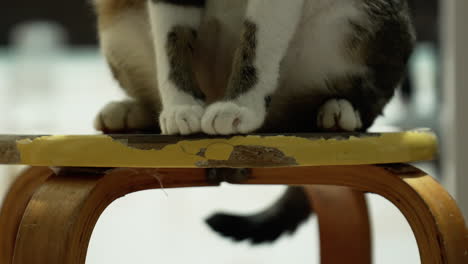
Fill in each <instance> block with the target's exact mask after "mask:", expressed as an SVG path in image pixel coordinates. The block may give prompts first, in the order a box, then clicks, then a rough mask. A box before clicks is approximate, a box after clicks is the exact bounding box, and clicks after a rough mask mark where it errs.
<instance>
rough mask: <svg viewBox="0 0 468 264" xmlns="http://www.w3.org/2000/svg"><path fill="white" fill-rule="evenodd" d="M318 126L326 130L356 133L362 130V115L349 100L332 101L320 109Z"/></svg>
mask: <svg viewBox="0 0 468 264" xmlns="http://www.w3.org/2000/svg"><path fill="white" fill-rule="evenodd" d="M317 126H318V127H319V128H322V129H324V130H338V131H343V130H344V131H356V130H358V129H361V128H362V122H361V114H360V113H359V111H358V110H355V109H354V107H353V105H351V103H350V102H349V101H348V100H344V99H331V100H329V101H327V102H326V103H325V104H323V105H322V107H321V108H320V110H319V112H318V116H317Z"/></svg>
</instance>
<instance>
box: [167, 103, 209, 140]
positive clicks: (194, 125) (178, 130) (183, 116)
mask: <svg viewBox="0 0 468 264" xmlns="http://www.w3.org/2000/svg"><path fill="white" fill-rule="evenodd" d="M203 112H204V109H203V107H202V106H200V105H174V106H169V107H166V108H165V109H164V110H163V111H162V112H161V114H160V116H159V124H160V126H161V133H162V134H163V135H190V134H195V133H198V132H201V118H202V116H203Z"/></svg>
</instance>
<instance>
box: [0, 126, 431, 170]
mask: <svg viewBox="0 0 468 264" xmlns="http://www.w3.org/2000/svg"><path fill="white" fill-rule="evenodd" d="M436 152H437V142H436V137H435V136H434V134H432V133H431V132H422V131H409V132H401V133H381V134H356V133H337V134H294V135H292V134H289V135H249V136H233V137H224V138H219V137H195V136H192V137H171V136H161V135H88V136H72V135H69V136H44V137H38V136H7V135H3V136H0V164H25V165H32V166H56V167H65V166H68V167H133V168H217V167H231V168H242V167H245V168H254V167H291V166H322V165H355V164H382V163H396V162H413V161H421V160H431V159H433V158H434V156H435V155H436Z"/></svg>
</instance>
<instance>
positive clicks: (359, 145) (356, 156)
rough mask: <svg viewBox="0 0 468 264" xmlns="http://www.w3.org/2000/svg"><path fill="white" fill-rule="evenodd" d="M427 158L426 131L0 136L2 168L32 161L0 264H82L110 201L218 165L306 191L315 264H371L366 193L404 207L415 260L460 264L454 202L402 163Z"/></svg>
mask: <svg viewBox="0 0 468 264" xmlns="http://www.w3.org/2000/svg"><path fill="white" fill-rule="evenodd" d="M435 153H436V139H435V136H434V135H433V134H432V133H430V132H418V131H414V132H403V133H386V134H327V135H320V134H312V135H286V136H269V135H256V136H236V137H231V138H195V137H191V138H178V137H166V136H158V135H109V136H104V135H97V136H46V137H34V136H0V163H1V164H26V165H31V166H33V167H31V168H29V169H27V170H26V171H25V172H24V173H23V174H22V175H21V176H20V177H19V178H18V179H17V181H16V182H15V183H14V184H13V186H12V187H11V189H10V191H9V193H8V195H7V197H6V199H5V201H4V204H3V207H2V210H1V212H0V234H1V237H0V263H2V264H10V263H14V264H83V263H84V262H85V257H86V252H87V247H88V242H89V239H90V236H91V233H92V231H93V228H94V225H95V224H96V221H97V220H98V218H99V216H100V214H101V213H102V211H103V210H104V209H105V208H106V207H107V206H108V205H109V204H110V203H112V201H114V200H115V199H117V198H119V197H121V196H123V195H126V194H128V193H131V192H136V191H141V190H146V189H153V188H160V187H162V186H164V188H179V187H192V186H215V185H218V184H219V182H216V181H215V182H213V179H212V178H211V177H210V175H211V176H212V174H211V173H210V171H211V172H212V171H213V170H211V168H220V167H228V168H249V169H248V170H246V171H245V172H246V173H245V175H244V174H243V175H241V176H242V177H240V178H239V177H237V178H236V179H235V180H236V181H237V182H240V183H243V184H289V185H305V186H307V189H308V193H309V194H310V199H311V201H312V204H313V207H314V210H315V212H316V213H317V215H318V219H319V225H320V239H321V259H322V260H321V262H322V263H330V264H336V263H350V261H352V263H360V264H361V263H364V264H365V263H371V241H370V230H369V218H368V211H367V206H366V201H365V198H364V194H365V193H367V192H370V193H376V194H378V195H381V196H383V197H385V198H386V199H388V200H389V201H391V202H392V203H394V204H395V205H396V206H397V207H398V208H399V209H400V210H401V212H402V213H403V214H404V216H405V217H406V219H407V220H408V222H409V224H410V225H411V227H412V230H413V232H414V234H415V237H416V240H417V243H418V246H419V252H420V256H421V262H422V263H423V264H436V263H437V264H440V263H450V264H464V263H468V232H467V229H466V226H465V222H464V219H463V216H462V214H461V213H460V211H459V209H458V208H457V205H456V203H455V201H454V200H453V199H452V198H451V197H450V196H449V194H448V193H447V192H446V191H445V190H444V189H443V188H442V187H441V185H439V184H438V183H437V181H436V180H435V179H433V178H432V177H431V176H429V175H427V174H426V173H424V172H422V171H421V170H419V169H417V168H415V167H413V166H411V165H409V164H407V163H409V162H414V161H421V160H431V159H432V158H433V157H434V155H435ZM49 167H62V169H60V170H52V169H50V168H49ZM221 176H222V177H223V175H221ZM227 180H229V177H228V178H227ZM356 240H358V241H359V243H355V241H356ZM337 252H339V254H336V253H337Z"/></svg>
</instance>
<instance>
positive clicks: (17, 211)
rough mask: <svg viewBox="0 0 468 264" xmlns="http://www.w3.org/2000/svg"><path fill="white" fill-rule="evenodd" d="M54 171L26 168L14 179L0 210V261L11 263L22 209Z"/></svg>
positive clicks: (43, 168)
mask: <svg viewBox="0 0 468 264" xmlns="http://www.w3.org/2000/svg"><path fill="white" fill-rule="evenodd" d="M53 174H54V172H53V171H52V170H51V169H49V168H45V167H40V168H34V169H28V170H26V171H24V172H23V173H22V174H21V175H19V176H18V178H17V179H16V180H15V182H14V183H13V185H12V186H11V187H10V190H9V192H8V194H7V195H6V197H5V200H4V201H3V205H2V208H1V211H0V234H1V239H0V263H11V261H12V260H13V252H14V248H15V241H16V235H17V232H18V228H19V226H20V222H21V219H22V218H23V215H24V211H25V209H26V207H27V206H28V203H29V202H30V200H31V197H32V196H33V194H34V193H35V191H36V190H37V189H38V188H39V186H41V185H42V184H43V183H44V182H45V181H46V180H47V179H48V178H49V177H50V176H52V175H53Z"/></svg>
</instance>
